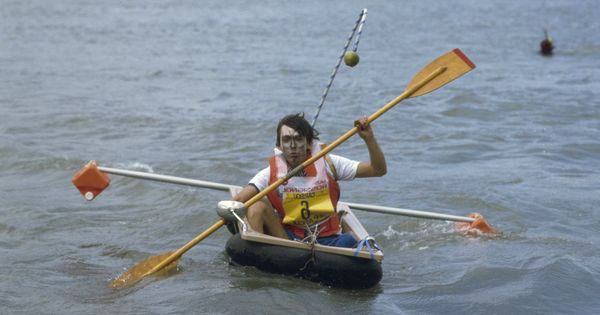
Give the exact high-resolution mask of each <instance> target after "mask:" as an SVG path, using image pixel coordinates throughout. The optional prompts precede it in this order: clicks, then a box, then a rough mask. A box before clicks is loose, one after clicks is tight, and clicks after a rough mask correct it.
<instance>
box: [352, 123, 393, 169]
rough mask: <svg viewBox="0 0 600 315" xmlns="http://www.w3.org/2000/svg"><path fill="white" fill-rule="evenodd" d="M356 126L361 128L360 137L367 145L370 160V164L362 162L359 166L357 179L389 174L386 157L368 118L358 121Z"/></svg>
mask: <svg viewBox="0 0 600 315" xmlns="http://www.w3.org/2000/svg"><path fill="white" fill-rule="evenodd" d="M355 125H356V126H358V128H359V131H358V135H359V136H360V137H361V138H362V139H363V140H364V141H365V144H366V145H367V149H368V150H369V160H370V161H369V162H360V163H359V164H358V168H357V169H356V176H355V177H380V176H383V175H385V174H386V173H387V163H386V162H385V155H384V154H383V151H381V148H380V147H379V144H378V143H377V140H376V139H375V134H374V133H373V129H372V128H371V126H370V125H369V123H368V120H367V117H363V118H361V119H359V120H357V121H356V122H355Z"/></svg>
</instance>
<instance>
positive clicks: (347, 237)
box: [283, 227, 356, 248]
mask: <svg viewBox="0 0 600 315" xmlns="http://www.w3.org/2000/svg"><path fill="white" fill-rule="evenodd" d="M283 229H284V230H285V233H287V235H288V238H289V239H291V240H297V239H298V238H297V237H296V235H294V233H292V231H290V230H288V229H286V228H285V227H284V228H283ZM317 243H318V244H321V245H327V246H334V247H350V248H352V247H354V246H356V240H355V239H354V236H352V234H351V233H342V234H337V235H332V236H326V237H318V238H317Z"/></svg>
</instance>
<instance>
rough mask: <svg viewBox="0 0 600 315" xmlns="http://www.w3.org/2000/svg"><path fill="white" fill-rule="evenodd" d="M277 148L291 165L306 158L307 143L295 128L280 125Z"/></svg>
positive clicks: (300, 162)
mask: <svg viewBox="0 0 600 315" xmlns="http://www.w3.org/2000/svg"><path fill="white" fill-rule="evenodd" d="M279 141H280V146H279V149H280V150H281V151H282V152H283V156H284V157H285V160H286V161H287V162H288V164H290V166H291V167H296V166H298V165H300V164H302V162H304V160H306V156H307V154H306V153H307V152H306V149H307V147H308V143H307V141H306V137H304V136H301V135H300V134H299V133H298V132H297V131H296V130H294V129H292V128H290V127H288V126H286V125H283V126H281V134H280V139H279Z"/></svg>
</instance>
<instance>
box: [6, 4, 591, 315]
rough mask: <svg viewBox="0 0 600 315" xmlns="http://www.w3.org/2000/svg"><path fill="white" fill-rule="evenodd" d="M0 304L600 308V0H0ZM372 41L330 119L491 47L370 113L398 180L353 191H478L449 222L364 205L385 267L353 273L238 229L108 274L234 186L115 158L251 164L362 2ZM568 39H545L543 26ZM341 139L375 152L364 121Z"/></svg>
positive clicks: (347, 124) (224, 178)
mask: <svg viewBox="0 0 600 315" xmlns="http://www.w3.org/2000/svg"><path fill="white" fill-rule="evenodd" d="M0 4H1V5H0V134H1V137H0V205H1V206H0V313H6V314H40V313H42V314H106V313H116V314H202V313H224V314H238V313H252V312H256V313H264V312H267V313H286V314H290V313H291V314H298V313H300V314H304V313H312V312H315V311H317V310H318V311H319V312H323V311H325V312H328V313H352V314H423V313H425V314H442V313H443V314H448V313H450V314H454V313H461V314H464V313H475V314H551V313H554V314H595V313H599V312H600V302H598V294H599V292H600V254H599V252H600V250H599V249H600V246H599V241H600V236H599V235H600V233H599V231H600V228H599V226H600V217H599V215H598V213H597V210H598V205H599V204H600V171H599V170H600V140H599V139H600V92H599V91H600V71H599V70H600V37H598V34H600V22H599V19H598V18H597V17H598V16H600V7H599V6H598V5H597V3H596V2H595V1H559V0H556V1H502V2H496V1H445V2H440V1H419V2H416V1H307V2H301V1H294V2H291V1H288V2H280V1H221V0H220V1H202V2H198V1H160V2H159V1H155V2H148V1H50V2H49V1H30V0H22V1H10V0H1V1H0ZM365 7H366V8H367V9H368V10H369V11H368V18H367V22H366V25H365V28H364V31H363V34H362V37H361V42H360V45H359V51H358V52H359V54H360V56H361V61H360V64H359V65H358V66H356V67H355V68H348V67H345V66H342V68H340V71H339V73H338V77H337V78H336V81H335V83H334V85H333V87H332V89H331V91H330V94H329V96H328V99H327V101H326V103H325V107H324V108H323V111H322V112H321V116H320V117H319V120H318V122H317V128H318V129H319V130H320V131H321V134H322V137H321V139H322V140H324V141H333V140H335V139H336V138H337V137H339V136H341V135H342V134H343V133H344V132H346V131H347V130H348V129H350V128H351V127H352V122H353V120H354V119H356V118H357V117H359V116H361V115H370V114H372V113H373V112H375V111H376V110H377V109H378V108H380V107H381V106H383V105H385V104H386V103H387V102H388V101H390V100H392V99H393V98H395V97H396V96H397V95H399V94H401V93H402V92H403V90H404V88H405V86H406V84H408V82H410V80H411V78H412V77H413V76H414V75H415V74H416V73H418V71H419V70H420V69H421V68H422V67H423V66H425V65H427V64H428V63H429V62H431V61H432V60H433V59H435V58H436V57H437V56H439V55H441V54H443V53H445V52H447V51H449V50H451V49H453V48H457V47H458V48H460V49H462V50H463V51H464V52H465V54H467V55H468V56H469V57H470V58H471V59H472V61H473V62H474V63H475V64H476V65H477V68H476V69H475V70H474V71H472V72H471V73H469V74H467V75H466V76H464V77H462V78H460V79H459V80H457V81H455V82H453V83H451V84H449V85H448V86H446V87H443V88H442V89H439V90H437V91H435V92H434V93H431V94H429V95H425V96H422V97H419V98H415V99H411V100H406V101H404V102H402V103H401V104H400V105H398V106H397V108H394V109H393V110H391V111H390V112H388V113H386V114H385V115H384V116H382V117H381V118H380V119H378V120H377V121H376V122H375V123H374V129H375V132H376V135H377V138H378V141H379V143H380V145H381V147H382V149H383V150H384V151H385V153H386V157H387V161H388V170H389V171H388V174H387V175H386V176H385V177H383V178H375V179H363V180H356V181H353V182H346V183H343V184H342V189H343V193H342V200H346V201H352V202H357V203H367V204H376V205H382V206H390V207H402V208H409V209H418V210H428V211H434V212H441V213H448V214H454V215H468V214H469V213H471V212H475V211H477V212H480V213H482V214H483V215H484V216H485V217H486V218H487V220H488V221H489V222H490V223H491V224H492V225H494V226H495V227H496V228H498V229H499V230H500V231H501V234H500V236H498V237H496V238H488V237H476V238H472V237H464V236H463V235H461V234H460V233H457V232H456V231H455V230H454V228H453V223H450V222H444V221H433V220H423V219H415V218H408V217H401V216H392V215H384V214H377V213H369V212H358V211H357V215H358V216H359V218H360V219H361V221H362V223H363V224H364V225H365V227H366V228H367V230H368V231H369V232H370V233H371V234H373V236H374V237H375V238H376V240H377V242H378V244H379V245H380V246H381V247H382V248H383V249H384V253H385V259H384V261H383V270H384V274H383V279H382V281H381V283H380V284H379V285H378V286H376V287H374V288H372V289H368V290H362V291H349V290H340V289H333V288H328V287H326V286H323V285H319V284H316V283H312V282H308V281H303V280H298V279H294V278H289V277H283V276H278V275H272V274H267V273H263V272H260V271H258V270H256V269H253V268H244V267H235V266H231V265H229V262H228V258H227V256H226V254H225V252H224V245H225V243H226V241H227V239H228V237H229V233H228V232H227V231H226V230H225V229H221V230H219V231H217V232H216V233H214V234H213V235H211V236H210V237H209V238H207V239H206V240H204V241H202V242H201V243H200V244H199V245H197V246H196V247H194V248H193V249H192V250H190V251H189V252H188V253H186V254H185V255H184V256H183V259H182V260H181V262H180V271H179V272H177V273H175V274H172V275H169V276H167V277H162V278H149V279H147V280H145V281H143V282H142V283H140V284H138V285H136V286H135V287H133V288H130V289H126V290H120V291H115V290H111V289H108V288H106V287H105V286H106V284H107V283H108V282H109V281H110V280H111V279H114V278H115V277H117V276H118V275H119V274H120V273H121V272H123V271H124V270H126V269H127V268H128V267H131V266H132V265H134V264H135V263H136V262H137V261H139V260H141V259H144V258H147V257H149V256H152V255H156V254H159V253H163V252H165V251H169V250H175V249H177V248H179V247H180V246H182V245H183V244H185V243H186V242H188V241H189V240H191V239H193V238H194V237H195V236H196V235H197V234H198V233H200V232H202V231H204V230H205V229H206V228H208V227H209V226H210V225H212V224H213V223H214V222H216V221H217V220H218V217H217V215H216V214H215V212H214V208H215V205H216V203H217V202H218V201H219V200H222V199H227V197H228V196H227V195H226V194H224V193H223V192H219V191H211V190H207V189H199V188H189V187H183V186H176V185H169V184H164V183H155V182H150V181H142V180H136V179H128V178H122V177H118V176H111V179H112V182H111V186H110V187H109V188H108V189H107V190H106V191H105V192H103V193H102V195H100V196H99V197H98V198H97V199H96V200H94V201H93V202H86V201H84V200H83V198H82V197H81V195H80V194H79V193H78V191H77V190H76V189H75V188H74V187H73V186H72V185H71V183H70V180H71V177H72V176H73V174H74V173H75V172H76V171H77V170H79V169H80V168H81V167H82V166H83V165H84V164H85V163H87V162H88V161H89V160H92V159H93V160H97V161H98V163H99V164H100V165H102V166H106V167H115V168H125V169H132V170H138V171H147V172H155V173H159V174H168V175H174V176H180V177H189V178H194V179H201V180H209V181H215V182H220V183H226V184H235V185H244V184H245V183H246V182H247V181H248V180H249V179H250V178H251V177H252V176H253V175H254V173H255V172H256V171H257V170H259V169H260V168H262V167H264V166H265V165H266V161H267V158H268V157H269V156H270V154H271V152H272V151H271V150H272V146H273V144H274V137H275V127H276V122H277V121H278V119H279V118H280V117H281V116H283V115H285V114H290V113H295V112H299V111H304V112H306V113H307V115H309V116H311V115H312V114H313V112H314V110H315V109H316V105H317V104H318V101H319V99H320V97H321V93H322V91H323V89H324V87H325V85H326V83H327V80H328V76H329V74H330V73H331V70H332V68H333V66H334V64H335V61H336V58H337V57H338V56H339V54H340V51H341V49H342V47H343V44H344V42H345V40H346V37H347V36H348V34H349V32H350V30H351V28H352V26H353V23H354V22H355V20H356V18H357V16H358V14H359V13H360V10H361V9H363V8H365ZM544 28H547V29H548V31H549V33H550V35H551V36H552V37H553V38H554V41H555V44H556V50H555V54H554V55H553V56H552V57H542V56H541V55H539V54H538V48H539V42H540V41H541V40H542V37H543V29H544ZM334 152H336V153H337V154H341V155H344V156H347V157H350V158H354V159H358V160H364V159H367V158H368V155H367V151H366V149H365V147H364V144H363V143H362V141H361V140H360V139H358V138H356V139H354V138H353V139H350V140H348V141H347V142H346V143H344V144H342V145H341V146H340V147H339V148H337V149H336V150H335V151H334Z"/></svg>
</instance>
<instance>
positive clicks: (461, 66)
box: [143, 49, 474, 277]
mask: <svg viewBox="0 0 600 315" xmlns="http://www.w3.org/2000/svg"><path fill="white" fill-rule="evenodd" d="M457 61H458V63H457ZM450 65H452V67H451V68H450V69H451V71H446V70H447V69H448V67H449V66H450ZM473 68H474V64H472V63H471V62H470V60H468V58H466V56H464V54H462V52H461V51H460V50H459V49H455V50H453V51H452V52H449V53H447V54H444V55H443V56H440V57H439V58H438V59H436V60H434V61H433V62H432V63H430V64H429V65H428V66H426V67H425V68H424V69H423V70H421V72H419V73H418V74H417V75H416V76H415V78H413V81H411V83H409V86H408V88H407V89H406V90H405V91H404V92H403V93H402V94H400V95H399V96H398V97H396V98H395V99H393V100H392V101H391V102H389V103H388V104H386V105H385V106H383V107H382V108H381V109H379V110H378V111H376V112H375V113H373V114H372V115H371V116H369V117H368V118H367V122H368V123H371V122H373V121H375V120H376V119H377V118H379V116H381V115H383V114H384V113H385V112H387V111H388V110H390V109H391V108H392V107H394V106H395V105H397V104H398V103H400V102H401V101H402V100H404V99H406V98H409V97H411V96H413V94H414V97H417V96H420V95H423V94H425V93H429V92H431V91H433V90H436V89H438V88H440V87H441V86H443V85H445V84H447V83H448V82H450V81H452V80H454V79H456V78H458V77H459V76H461V75H463V74H464V73H466V72H468V71H470V70H472V69H473ZM432 69H434V70H432ZM444 72H446V74H445V75H443V76H441V75H442V74H444ZM427 73H428V74H427ZM425 74H427V75H425ZM438 77H439V79H438V80H437V82H436V81H435V79H436V78H438ZM432 81H433V82H432ZM429 83H431V84H429ZM427 84H429V86H427ZM358 128H359V127H357V126H355V127H354V128H352V129H350V130H349V131H348V132H346V133H345V134H344V135H342V136H341V137H340V138H338V139H337V140H336V141H334V142H333V143H331V144H329V145H328V146H326V147H325V148H324V149H322V150H321V151H319V153H317V154H316V155H315V156H313V157H311V158H310V159H308V160H306V161H305V162H304V163H302V164H301V165H298V166H297V167H295V168H294V169H292V170H291V171H290V172H288V173H287V174H286V175H285V176H283V177H282V178H280V179H279V180H277V181H276V182H274V183H272V184H271V185H269V186H268V187H267V188H265V189H264V190H263V191H261V192H259V193H258V194H256V195H255V196H254V197H252V198H250V199H249V200H247V201H246V202H245V203H244V206H245V207H246V209H248V208H249V207H250V206H251V205H253V204H254V203H256V202H257V201H259V200H260V199H262V198H264V197H265V196H266V195H268V194H269V193H271V192H272V191H273V190H275V189H277V187H279V186H280V185H281V184H283V183H284V182H286V181H287V180H289V179H290V178H292V177H293V176H295V175H296V174H298V173H299V172H300V171H301V170H303V169H304V168H305V167H307V166H309V165H310V164H312V163H314V162H315V161H316V160H318V159H320V158H322V157H323V156H325V154H327V153H329V152H331V151H332V150H333V149H334V148H336V147H337V146H338V145H340V144H341V143H343V142H344V141H346V140H348V138H350V137H352V136H353V135H354V134H356V133H357V132H358V130H359V129H358ZM163 179H164V178H163ZM203 187H205V186H203ZM224 224H225V220H224V219H221V220H219V221H218V222H216V223H215V224H213V225H212V226H211V227H210V228H209V229H207V230H206V231H204V232H202V233H201V234H200V235H198V236H197V237H196V238H194V239H193V240H191V241H190V242H188V243H187V244H185V245H184V246H183V247H181V248H180V249H178V250H177V251H176V252H174V253H173V254H172V255H170V256H169V257H168V258H167V259H165V260H163V261H162V262H161V263H159V264H158V265H156V266H154V268H152V269H151V270H150V271H148V272H147V273H146V274H144V276H143V277H145V276H147V275H150V274H152V273H154V272H156V271H158V270H160V269H161V268H163V267H165V266H167V265H168V264H170V263H171V262H173V261H174V260H176V259H177V258H179V257H180V256H181V255H183V254H184V253H185V252H186V251H188V250H189V249H190V248H192V247H193V246H194V245H196V244H197V243H198V242H200V241H201V240H203V239H205V238H206V237H208V236H209V235H210V234H212V233H214V232H215V231H216V230H217V229H219V228H220V227H221V226H223V225H224Z"/></svg>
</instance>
